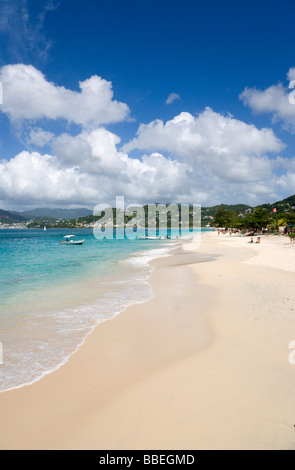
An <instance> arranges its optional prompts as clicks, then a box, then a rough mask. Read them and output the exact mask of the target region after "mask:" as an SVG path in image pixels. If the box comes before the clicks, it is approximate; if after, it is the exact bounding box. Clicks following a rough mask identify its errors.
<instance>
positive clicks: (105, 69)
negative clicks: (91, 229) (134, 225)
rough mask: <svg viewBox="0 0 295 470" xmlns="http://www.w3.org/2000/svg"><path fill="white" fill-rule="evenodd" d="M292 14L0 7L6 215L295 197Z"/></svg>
mask: <svg viewBox="0 0 295 470" xmlns="http://www.w3.org/2000/svg"><path fill="white" fill-rule="evenodd" d="M294 17H295V0H281V1H280V2H278V1H273V0H268V1H267V2H266V1H264V0H261V1H260V2H257V1H253V0H248V1H247V2H245V1H236V0H235V1H232V0H224V1H222V2H220V0H219V1H217V0H212V1H199V0H182V1H181V2H180V1H176V0H170V1H169V2H167V1H163V0H157V1H155V0H148V1H147V0H141V1H140V2H139V1H138V0H136V1H134V0H124V2H122V0H121V1H120V0H99V1H95V0H83V1H80V0H0V208H2V209H7V210H26V209H31V208H34V207H78V206H81V207H89V208H91V209H92V208H93V207H94V206H95V205H97V204H101V203H109V204H112V205H113V204H114V202H115V198H116V196H124V197H125V200H126V203H142V204H145V203H153V202H163V203H165V202H183V203H191V204H193V203H195V204H202V205H205V206H210V205H215V204H220V203H226V204H235V203H244V204H249V205H258V204H260V203H264V202H275V201H277V200H279V199H282V198H284V197H288V196H290V195H293V194H295V140H294V136H295V81H294V80H295V53H294V47H293V42H294V25H293V23H294V21H293V20H294ZM293 92H294V93H293Z"/></svg>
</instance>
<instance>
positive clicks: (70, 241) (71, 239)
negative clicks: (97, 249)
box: [60, 235, 85, 245]
mask: <svg viewBox="0 0 295 470" xmlns="http://www.w3.org/2000/svg"><path fill="white" fill-rule="evenodd" d="M84 242H85V240H76V235H65V236H64V240H61V241H60V243H63V244H64V245H83V243H84Z"/></svg>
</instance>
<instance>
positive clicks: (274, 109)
mask: <svg viewBox="0 0 295 470" xmlns="http://www.w3.org/2000/svg"><path fill="white" fill-rule="evenodd" d="M287 79H288V80H289V81H291V80H294V79H295V68H290V69H289V71H288V73H287ZM293 89H294V87H293ZM292 91H293V90H292V89H290V88H286V87H284V86H283V85H282V83H278V84H276V85H271V86H270V87H268V88H266V89H265V90H258V89H256V88H245V89H244V91H243V92H242V93H241V94H240V99H241V100H242V101H243V103H244V104H245V105H247V106H249V107H250V108H251V109H252V110H253V111H254V112H256V113H270V114H272V117H273V119H274V121H278V120H280V121H283V124H284V126H285V127H288V128H290V129H291V130H292V132H295V104H292V102H290V100H289V97H290V93H292Z"/></svg>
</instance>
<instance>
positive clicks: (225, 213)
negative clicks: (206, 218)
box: [214, 205, 238, 228]
mask: <svg viewBox="0 0 295 470" xmlns="http://www.w3.org/2000/svg"><path fill="white" fill-rule="evenodd" d="M237 222H238V216H237V213H236V212H234V211H232V210H230V209H226V208H225V206H224V205H221V206H220V207H219V208H218V209H217V211H216V212H215V215H214V225H215V226H216V227H224V228H233V227H236V226H237Z"/></svg>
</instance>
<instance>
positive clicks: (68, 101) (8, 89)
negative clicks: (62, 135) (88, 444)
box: [0, 64, 129, 126]
mask: <svg viewBox="0 0 295 470" xmlns="http://www.w3.org/2000/svg"><path fill="white" fill-rule="evenodd" d="M0 80H1V82H2V84H3V105H2V106H1V111H2V112H4V113H5V114H7V115H8V117H9V119H10V120H11V121H13V122H18V121H27V120H38V119H43V118H47V119H51V120H57V119H64V120H66V121H67V122H69V123H75V124H78V125H82V126H86V125H88V124H96V125H97V124H108V123H114V122H119V121H123V120H125V119H127V117H128V115H129V108H128V106H127V104H125V103H121V102H119V101H116V100H114V99H113V90H112V84H111V82H108V81H106V80H104V79H103V78H101V77H98V76H97V75H94V76H92V77H90V78H89V79H87V80H85V81H82V82H79V87H80V92H76V91H72V90H69V89H67V88H65V87H63V86H58V85H56V84H54V83H53V82H49V81H47V80H46V78H45V76H44V75H43V74H42V72H40V71H39V70H37V69H36V68H35V67H33V66H32V65H24V64H16V65H7V66H4V67H2V68H1V71H0Z"/></svg>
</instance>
